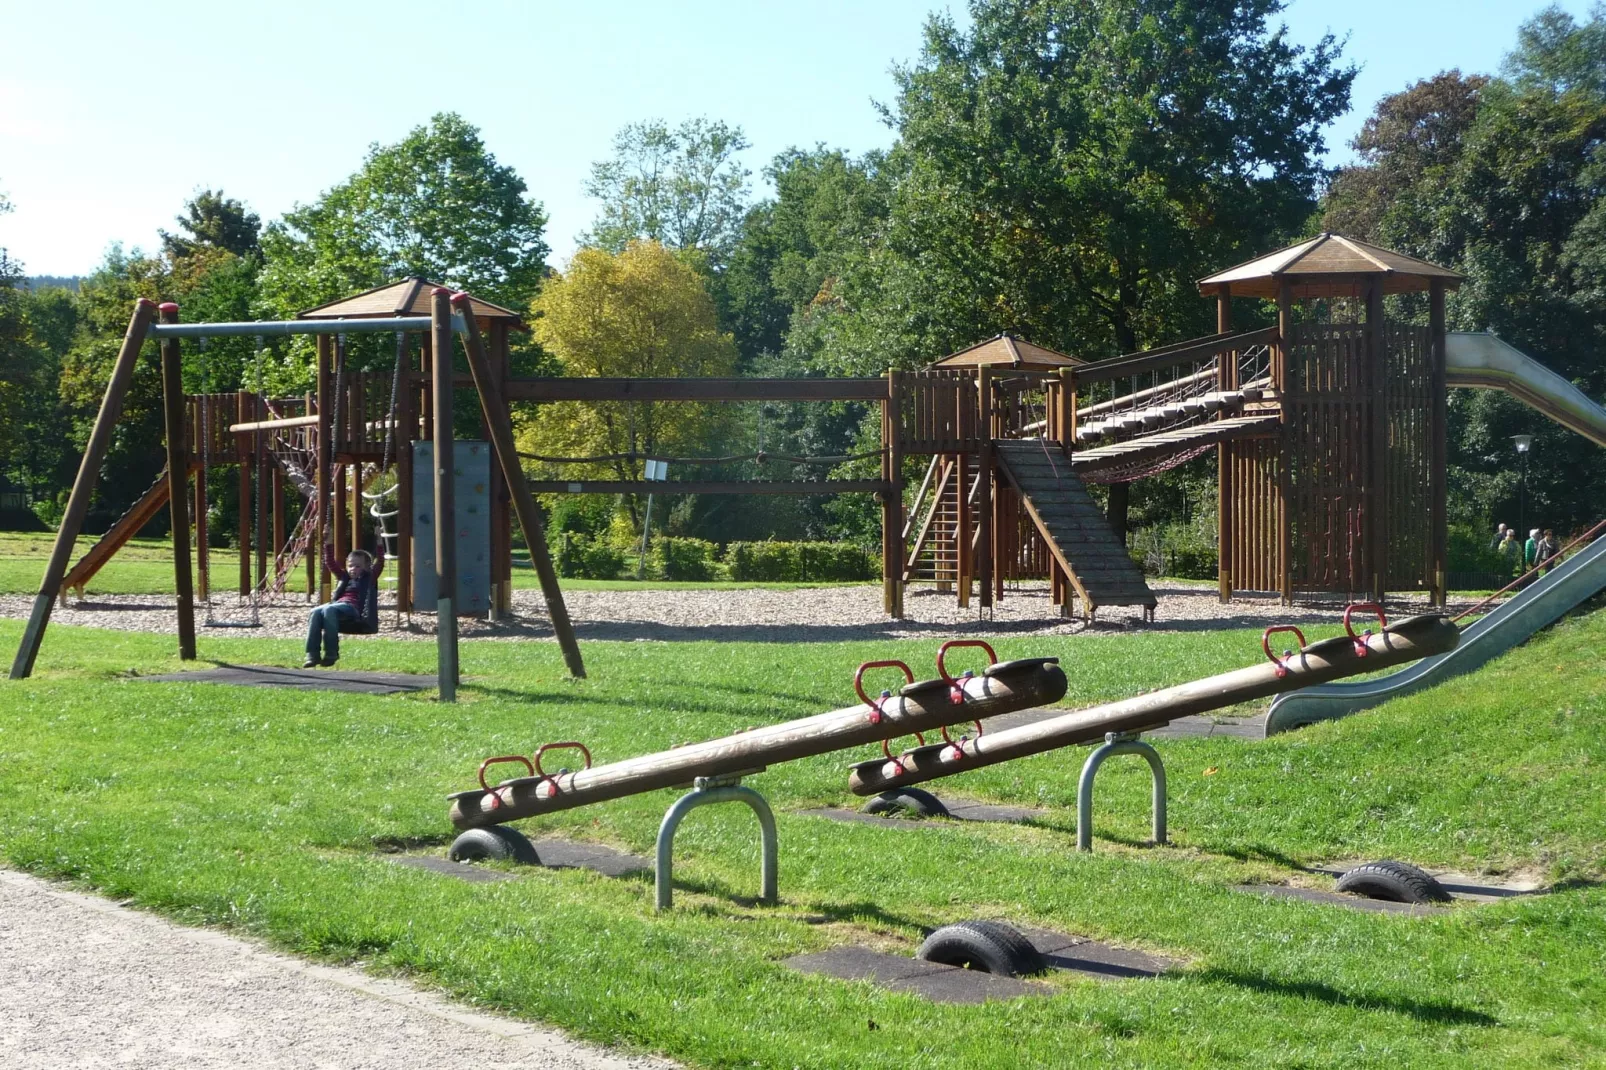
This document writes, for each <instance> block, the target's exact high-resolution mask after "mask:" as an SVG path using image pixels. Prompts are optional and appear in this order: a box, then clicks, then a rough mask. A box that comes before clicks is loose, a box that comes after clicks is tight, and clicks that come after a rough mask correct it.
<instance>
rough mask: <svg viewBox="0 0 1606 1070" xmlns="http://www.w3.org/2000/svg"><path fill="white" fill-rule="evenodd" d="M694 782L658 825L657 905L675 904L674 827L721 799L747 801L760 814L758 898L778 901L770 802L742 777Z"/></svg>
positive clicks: (663, 906)
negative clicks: (745, 782)
mask: <svg viewBox="0 0 1606 1070" xmlns="http://www.w3.org/2000/svg"><path fill="white" fill-rule="evenodd" d="M694 783H695V787H693V789H692V790H691V791H690V792H689V793H687V794H685V795H682V796H681V797H680V798H679V799H676V800H675V803H674V805H673V806H671V807H670V808H669V810H668V811H667V812H666V813H665V814H664V820H663V824H661V825H659V826H658V852H657V859H656V862H657V864H656V866H655V868H654V890H655V892H656V893H657V909H659V910H668V909H669V908H670V907H671V906H673V905H674V899H675V889H674V866H675V858H674V853H675V831H676V830H677V829H679V828H680V822H681V821H682V820H683V819H684V818H685V816H686V815H687V814H689V813H691V812H692V811H693V810H695V809H696V808H697V807H699V806H709V805H711V804H713V803H722V802H740V803H746V804H747V805H748V806H750V807H752V810H753V813H755V814H757V815H758V828H759V842H760V845H761V848H760V854H761V862H760V865H761V867H762V873H761V876H760V878H759V879H760V891H759V899H760V901H762V902H765V903H771V904H773V903H776V902H779V900H780V893H779V891H778V888H777V877H776V871H777V865H776V854H777V841H776V836H775V814H774V813H773V812H772V811H771V810H770V804H769V803H768V802H766V801H765V800H764V796H762V795H760V794H759V793H758V792H756V791H754V790H753V789H752V788H748V787H743V786H742V784H741V778H740V777H698V778H697V779H696V781H695V782H694Z"/></svg>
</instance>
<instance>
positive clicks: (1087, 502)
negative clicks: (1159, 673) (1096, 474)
mask: <svg viewBox="0 0 1606 1070" xmlns="http://www.w3.org/2000/svg"><path fill="white" fill-rule="evenodd" d="M995 448H996V454H995V456H996V457H997V460H998V469H999V472H1000V473H1001V474H1002V475H1003V476H1004V478H1005V479H1007V480H1009V482H1010V483H1011V484H1013V485H1014V487H1015V489H1016V490H1017V491H1019V492H1020V496H1021V501H1022V502H1023V503H1024V504H1025V506H1026V511H1027V513H1028V514H1029V515H1030V516H1031V518H1032V523H1033V524H1035V525H1036V526H1037V530H1038V532H1039V533H1040V534H1041V535H1042V536H1043V541H1044V542H1046V543H1048V548H1049V552H1050V553H1052V554H1053V555H1054V559H1055V560H1056V561H1058V562H1059V564H1060V567H1061V568H1062V569H1064V570H1065V574H1066V575H1067V576H1069V577H1070V580H1071V586H1073V587H1074V588H1076V593H1077V596H1078V597H1080V598H1081V599H1082V606H1083V612H1084V613H1085V615H1086V616H1088V617H1089V618H1091V617H1092V615H1093V613H1094V611H1096V610H1097V609H1098V608H1099V607H1100V606H1143V607H1144V608H1146V609H1149V610H1153V609H1154V607H1155V605H1156V600H1155V597H1154V592H1153V591H1151V590H1149V584H1148V582H1147V581H1146V580H1144V578H1143V570H1142V569H1141V568H1139V567H1138V565H1137V563H1136V562H1134V561H1133V560H1132V558H1131V557H1129V556H1128V555H1127V552H1126V546H1125V545H1124V544H1123V543H1122V541H1121V540H1120V539H1118V538H1116V536H1115V532H1114V531H1113V530H1112V529H1111V528H1110V522H1109V521H1108V520H1107V519H1105V516H1104V514H1103V513H1102V512H1100V510H1099V507H1098V506H1097V505H1096V504H1095V503H1094V501H1093V499H1092V498H1091V497H1090V496H1089V495H1088V493H1087V488H1086V487H1084V486H1083V485H1082V481H1081V479H1079V478H1078V477H1077V476H1076V474H1075V473H1074V472H1072V470H1071V465H1070V462H1069V461H1067V460H1066V458H1065V455H1064V454H1063V453H1061V452H1060V451H1059V448H1058V447H1057V446H1053V445H1048V446H1047V447H1046V448H1045V444H1044V443H1043V442H1042V441H1041V440H1037V439H1031V440H1023V441H1010V440H1007V439H1005V440H1001V441H999V442H998V443H997V444H996V447H995Z"/></svg>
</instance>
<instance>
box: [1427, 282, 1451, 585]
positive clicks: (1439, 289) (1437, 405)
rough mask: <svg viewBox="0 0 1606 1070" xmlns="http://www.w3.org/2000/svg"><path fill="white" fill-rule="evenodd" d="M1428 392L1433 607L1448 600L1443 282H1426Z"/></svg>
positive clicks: (1448, 539)
mask: <svg viewBox="0 0 1606 1070" xmlns="http://www.w3.org/2000/svg"><path fill="white" fill-rule="evenodd" d="M1428 333H1429V335H1430V340H1429V343H1428V359H1429V360H1430V361H1431V368H1430V370H1429V387H1428V389H1429V391H1430V392H1431V396H1432V401H1431V404H1432V406H1433V411H1432V413H1431V415H1430V417H1429V419H1428V581H1429V583H1430V584H1431V585H1432V588H1433V601H1434V604H1436V605H1439V606H1443V605H1444V604H1445V602H1446V601H1447V600H1448V598H1449V589H1448V577H1447V576H1446V570H1447V569H1448V568H1449V563H1448V561H1447V560H1446V558H1447V555H1448V553H1449V541H1450V528H1449V501H1448V479H1449V472H1448V469H1449V466H1450V457H1449V446H1448V442H1447V436H1448V427H1449V373H1448V368H1447V363H1448V350H1447V347H1446V337H1445V314H1444V280H1443V279H1437V278H1436V279H1433V280H1431V281H1430V282H1429V283H1428Z"/></svg>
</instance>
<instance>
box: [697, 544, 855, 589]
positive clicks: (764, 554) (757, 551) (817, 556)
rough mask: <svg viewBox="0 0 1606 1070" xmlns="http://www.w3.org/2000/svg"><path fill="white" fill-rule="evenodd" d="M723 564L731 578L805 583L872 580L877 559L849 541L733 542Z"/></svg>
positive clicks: (726, 552)
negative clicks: (813, 581) (811, 581)
mask: <svg viewBox="0 0 1606 1070" xmlns="http://www.w3.org/2000/svg"><path fill="white" fill-rule="evenodd" d="M725 566H726V568H727V569H729V570H730V577H731V579H733V580H747V581H753V580H757V581H768V582H807V581H810V580H873V579H875V578H876V576H877V575H878V573H879V568H880V562H879V561H877V560H875V559H873V558H872V557H871V555H870V554H868V553H866V552H865V551H864V549H863V548H862V547H859V546H854V545H852V544H849V543H839V542H733V543H731V544H730V546H729V547H728V548H727V549H726V551H725Z"/></svg>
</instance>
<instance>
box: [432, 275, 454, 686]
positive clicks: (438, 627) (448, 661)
mask: <svg viewBox="0 0 1606 1070" xmlns="http://www.w3.org/2000/svg"><path fill="white" fill-rule="evenodd" d="M451 296H452V295H451V291H450V290H447V289H446V288H445V287H443V286H437V287H435V289H434V290H433V291H431V293H430V324H431V326H430V337H431V339H432V340H433V346H434V352H435V366H434V383H433V393H434V395H435V577H436V587H435V598H436V602H435V636H436V640H435V642H436V655H435V677H436V685H437V686H438V687H439V688H440V696H441V701H442V702H456V701H457V612H456V610H455V609H454V608H453V599H454V598H455V597H456V595H457V503H456V499H455V495H456V487H455V485H454V483H455V480H456V465H455V463H454V460H453V457H452V314H451V304H450V301H451Z"/></svg>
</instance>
